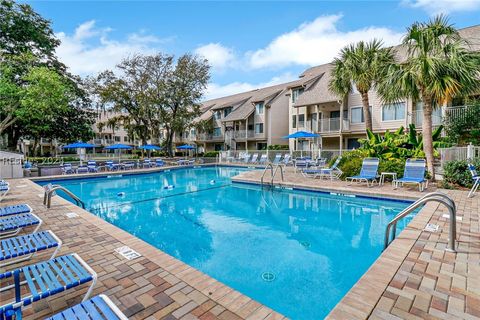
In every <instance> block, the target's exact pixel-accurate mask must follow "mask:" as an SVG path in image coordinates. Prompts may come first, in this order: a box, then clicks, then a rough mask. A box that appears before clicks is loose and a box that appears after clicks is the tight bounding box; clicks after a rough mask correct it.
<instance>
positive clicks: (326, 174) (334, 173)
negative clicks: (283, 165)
mask: <svg viewBox="0 0 480 320" xmlns="http://www.w3.org/2000/svg"><path fill="white" fill-rule="evenodd" d="M341 160H342V157H338V158H337V160H335V162H334V163H333V165H332V166H331V167H330V168H315V169H305V170H303V171H302V174H303V175H304V176H305V177H310V178H318V177H320V178H328V179H330V180H334V179H339V178H340V177H341V175H342V174H343V172H342V170H340V168H339V167H338V165H339V164H340V161H341Z"/></svg>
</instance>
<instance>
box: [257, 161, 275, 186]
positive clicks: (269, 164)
mask: <svg viewBox="0 0 480 320" xmlns="http://www.w3.org/2000/svg"><path fill="white" fill-rule="evenodd" d="M269 168H270V175H271V176H273V165H272V164H271V163H267V165H266V166H265V169H264V170H263V174H262V178H261V179H260V184H261V186H262V187H263V178H264V177H265V173H267V169H269Z"/></svg>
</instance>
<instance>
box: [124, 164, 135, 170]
mask: <svg viewBox="0 0 480 320" xmlns="http://www.w3.org/2000/svg"><path fill="white" fill-rule="evenodd" d="M123 169H124V170H132V169H135V163H134V162H125V163H124V164H123Z"/></svg>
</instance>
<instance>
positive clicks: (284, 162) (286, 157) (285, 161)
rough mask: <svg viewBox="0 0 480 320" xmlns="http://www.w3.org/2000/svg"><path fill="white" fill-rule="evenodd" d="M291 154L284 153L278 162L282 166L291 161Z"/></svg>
mask: <svg viewBox="0 0 480 320" xmlns="http://www.w3.org/2000/svg"><path fill="white" fill-rule="evenodd" d="M291 158H292V157H291V156H290V154H289V153H287V154H285V155H284V156H283V159H282V160H281V161H280V164H281V165H283V166H288V165H289V164H290V162H291Z"/></svg>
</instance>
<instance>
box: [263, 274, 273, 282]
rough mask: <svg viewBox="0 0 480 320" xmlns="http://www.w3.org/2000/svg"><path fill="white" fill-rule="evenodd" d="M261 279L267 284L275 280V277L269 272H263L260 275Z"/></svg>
mask: <svg viewBox="0 0 480 320" xmlns="http://www.w3.org/2000/svg"><path fill="white" fill-rule="evenodd" d="M262 279H263V280H264V281H267V282H272V281H273V280H275V275H274V274H273V273H271V272H264V273H262Z"/></svg>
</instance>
